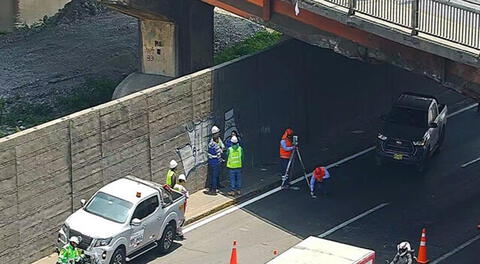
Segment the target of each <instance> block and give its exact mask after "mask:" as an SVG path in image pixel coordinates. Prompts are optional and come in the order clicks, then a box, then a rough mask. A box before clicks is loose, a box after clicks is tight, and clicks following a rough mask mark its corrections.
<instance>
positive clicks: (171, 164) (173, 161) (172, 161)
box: [170, 160, 178, 169]
mask: <svg viewBox="0 0 480 264" xmlns="http://www.w3.org/2000/svg"><path fill="white" fill-rule="evenodd" d="M177 165H178V163H177V162H176V161H175V160H171V161H170V169H175V168H176V167H177Z"/></svg>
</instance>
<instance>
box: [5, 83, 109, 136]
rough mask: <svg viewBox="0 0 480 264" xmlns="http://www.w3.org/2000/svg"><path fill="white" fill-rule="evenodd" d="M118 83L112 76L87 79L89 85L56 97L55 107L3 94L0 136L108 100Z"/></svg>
mask: <svg viewBox="0 0 480 264" xmlns="http://www.w3.org/2000/svg"><path fill="white" fill-rule="evenodd" d="M116 86H117V83H116V82H114V81H110V80H93V81H88V82H87V85H86V87H82V88H78V89H76V90H74V91H73V93H72V94H70V95H66V96H61V97H58V98H56V100H55V103H54V104H55V106H56V108H55V109H54V108H53V107H51V106H49V105H48V104H46V103H30V102H27V101H23V100H21V99H20V98H15V99H9V100H6V99H4V98H1V97H0V137H4V136H7V135H9V134H12V133H15V132H18V131H20V130H22V129H26V128H30V127H33V126H36V125H40V124H43V123H45V122H48V121H51V120H53V119H55V118H59V117H60V116H64V115H68V114H71V113H74V112H77V111H80V110H83V109H86V108H89V107H92V106H96V105H99V104H103V103H106V102H108V101H110V100H111V99H112V94H113V91H114V90H115V87H116Z"/></svg>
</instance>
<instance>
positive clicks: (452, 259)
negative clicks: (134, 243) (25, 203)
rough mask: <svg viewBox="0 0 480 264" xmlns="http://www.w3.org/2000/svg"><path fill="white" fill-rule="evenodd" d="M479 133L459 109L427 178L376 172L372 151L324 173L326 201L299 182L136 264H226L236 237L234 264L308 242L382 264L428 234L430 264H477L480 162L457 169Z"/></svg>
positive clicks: (478, 150)
mask: <svg viewBox="0 0 480 264" xmlns="http://www.w3.org/2000/svg"><path fill="white" fill-rule="evenodd" d="M478 131H480V114H478V113H476V111H475V109H471V110H468V111H465V112H463V113H461V114H459V115H457V116H455V117H453V118H451V119H449V121H448V127H447V137H446V140H445V142H444V145H443V147H442V149H441V150H440V151H439V153H437V154H436V155H435V156H434V157H433V158H432V159H431V162H430V164H429V169H428V171H427V172H426V173H424V174H420V173H417V172H415V170H414V168H411V167H406V166H399V165H396V164H388V165H385V166H382V167H377V166H376V165H375V162H374V159H373V152H372V151H370V152H368V153H366V154H365V155H361V156H359V157H357V158H355V159H352V160H350V161H348V162H346V163H344V164H342V165H340V166H338V167H334V168H331V169H330V172H331V175H332V179H331V182H330V187H331V195H330V196H328V197H319V198H318V199H315V200H313V199H311V198H310V196H309V192H308V191H307V188H306V184H305V182H304V181H300V182H298V183H297V184H296V186H299V187H300V190H299V191H294V190H284V191H279V192H276V193H274V194H272V195H269V196H267V197H265V198H264V199H261V200H259V201H256V202H253V203H251V204H249V205H247V206H245V207H243V208H241V209H239V210H235V211H234V212H232V213H230V214H226V215H224V216H222V217H220V218H218V219H216V220H213V221H211V222H209V223H207V224H205V225H202V226H199V227H198V228H196V229H193V230H192V231H190V232H188V233H187V234H186V237H187V240H185V241H181V242H178V243H177V244H176V245H175V249H174V250H173V252H171V253H170V254H167V255H165V256H160V255H159V254H158V253H157V252H155V251H152V252H150V253H148V254H146V255H144V256H141V257H139V258H137V259H135V260H134V261H133V263H135V264H141V263H142V264H143V263H175V264H183V263H185V264H187V263H189V264H193V263H201V264H204V263H205V264H214V263H223V264H225V263H228V261H229V257H230V252H231V245H232V242H233V241H234V240H237V241H238V247H237V248H238V249H237V250H238V259H239V263H252V264H253V263H265V262H267V261H268V260H270V259H272V258H273V257H274V255H273V253H272V252H273V250H278V251H279V253H282V252H284V251H285V250H286V249H288V248H289V247H291V246H293V245H294V244H296V243H297V242H299V241H301V240H302V239H304V238H306V237H308V236H311V235H314V236H319V235H321V236H323V237H325V238H326V239H330V240H334V241H338V242H342V243H348V244H351V245H355V246H360V247H365V248H370V249H373V250H375V251H376V254H377V263H383V262H384V260H385V259H390V258H391V257H393V255H394V254H395V246H396V244H397V243H399V242H401V241H402V240H407V241H410V242H411V244H412V246H413V247H414V249H415V250H416V251H417V250H418V245H419V240H420V233H421V229H422V228H423V227H425V228H426V229H427V246H428V257H429V259H430V261H431V263H452V264H478V263H480V253H479V251H480V230H478V229H477V228H476V226H477V224H480V202H479V201H480V191H479V190H480V161H479V162H476V163H472V164H470V165H468V166H464V167H462V165H463V164H466V163H468V162H469V161H472V160H475V159H477V158H478V157H480V134H479V133H478ZM369 210H370V211H369ZM367 211H369V213H365V212H367ZM357 216H359V217H357ZM356 217H357V218H356ZM350 219H353V220H352V221H349V222H347V223H345V222H346V221H348V220H350ZM342 223H345V224H343V225H342Z"/></svg>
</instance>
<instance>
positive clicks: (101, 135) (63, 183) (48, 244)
mask: <svg viewBox="0 0 480 264" xmlns="http://www.w3.org/2000/svg"><path fill="white" fill-rule="evenodd" d="M211 87H212V71H211V70H206V71H201V72H199V73H195V74H192V75H189V76H187V77H184V78H180V79H177V80H174V81H171V82H169V83H166V84H164V85H160V86H157V87H154V88H151V89H148V90H145V91H143V92H139V93H136V94H133V95H131V96H128V97H124V98H121V99H119V100H115V101H112V102H109V103H107V104H104V105H101V106H98V107H94V108H91V109H88V110H85V111H82V112H79V113H75V114H72V115H70V116H67V117H65V118H62V119H58V120H55V121H52V122H49V123H46V124H43V125H41V126H38V127H35V128H32V129H28V130H25V131H22V132H20V133H17V134H14V135H12V136H10V137H6V138H2V139H0V212H1V213H0V249H1V250H0V263H30V262H32V261H34V260H36V259H38V258H40V257H43V256H45V255H48V254H50V253H51V252H52V250H53V246H54V244H55V241H56V233H57V231H58V229H59V228H60V226H61V224H62V222H63V221H64V220H65V219H66V218H67V217H68V215H69V214H71V213H72V212H73V211H74V210H76V209H78V208H79V207H80V202H79V201H80V199H82V198H85V199H88V198H89V197H90V196H91V195H92V194H93V193H94V192H95V191H96V190H98V189H99V188H100V187H102V186H103V185H105V184H106V183H109V182H111V181H113V180H115V179H118V178H120V177H122V176H126V175H135V176H137V177H141V178H144V179H149V180H154V181H156V182H161V183H163V182H164V181H165V174H166V170H167V168H168V162H169V161H170V160H171V159H176V160H180V157H179V154H178V150H179V149H182V148H185V147H187V146H190V145H193V144H197V143H195V142H192V140H191V138H190V137H189V135H190V134H191V133H189V131H188V127H192V126H195V124H197V126H198V124H202V122H203V123H205V122H207V123H208V124H210V123H211V121H210V120H211V115H212V104H211V94H212V93H211ZM209 128H210V127H205V129H209ZM199 140H201V141H202V142H204V143H203V145H205V144H206V143H205V142H206V141H207V140H208V135H206V134H205V133H204V134H203V137H201V138H200V139H199ZM197 152H200V153H196V155H201V154H202V152H204V151H203V150H198V151H197ZM186 157H187V158H188V153H187V156H186ZM180 164H181V167H182V163H180ZM193 167H194V168H192V169H190V170H189V172H190V173H189V177H188V178H189V188H190V189H192V190H198V189H200V188H202V187H203V186H204V183H205V177H206V170H205V167H204V164H202V163H198V164H193Z"/></svg>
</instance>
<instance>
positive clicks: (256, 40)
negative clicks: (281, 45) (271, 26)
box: [214, 30, 282, 65]
mask: <svg viewBox="0 0 480 264" xmlns="http://www.w3.org/2000/svg"><path fill="white" fill-rule="evenodd" d="M281 36H282V34H280V33H279V32H276V31H273V32H269V31H266V30H265V31H259V32H257V33H256V34H255V35H253V36H252V37H250V38H248V39H246V40H244V41H242V42H240V43H238V44H235V45H233V46H232V47H228V48H226V49H224V50H223V51H221V52H219V53H218V54H217V55H216V56H215V58H214V62H215V65H217V64H220V63H224V62H227V61H231V60H233V59H236V58H239V57H241V56H245V55H248V54H252V53H255V52H257V51H260V50H263V49H265V48H268V47H270V46H273V45H275V44H277V43H278V41H279V40H280V37H281Z"/></svg>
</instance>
